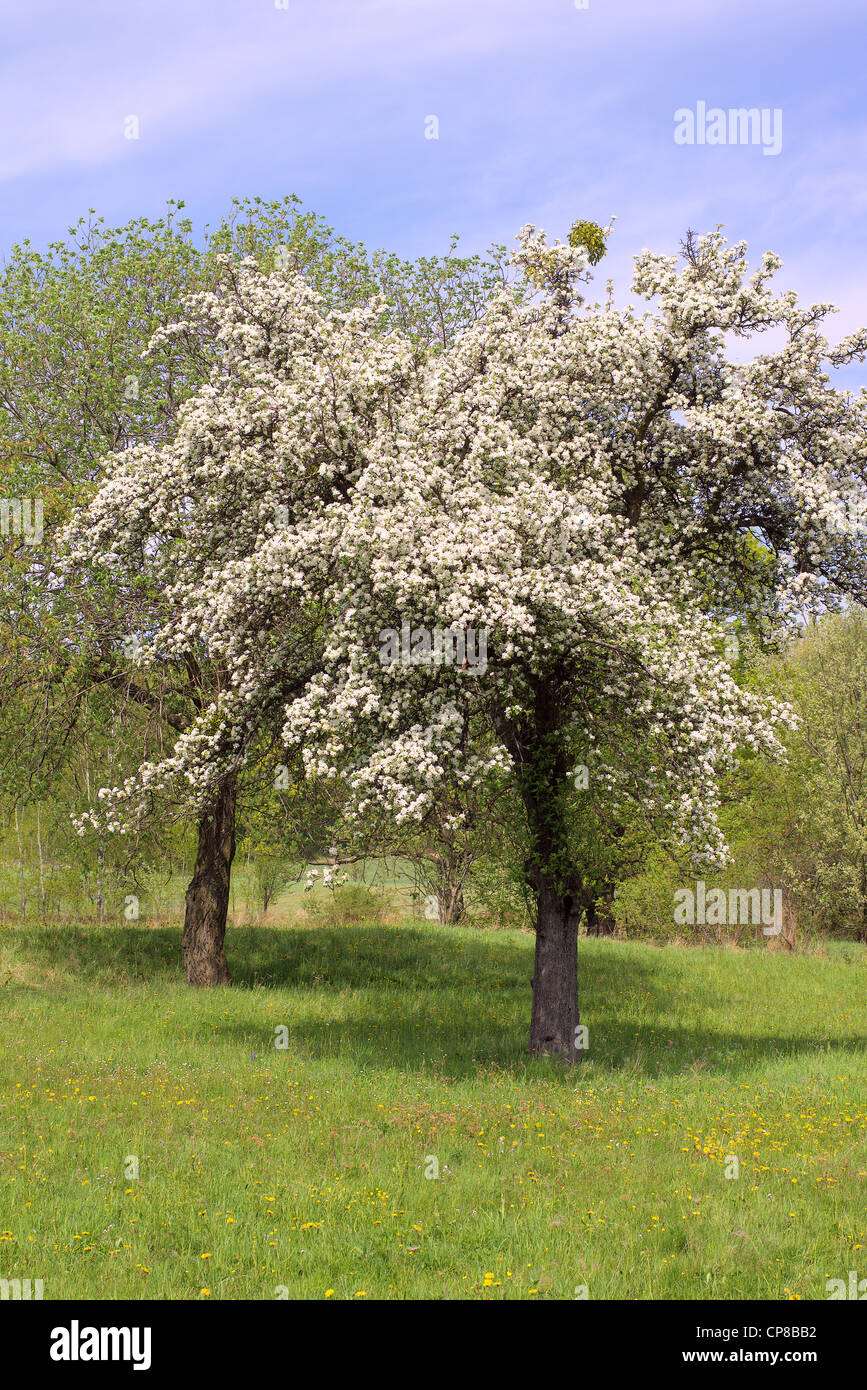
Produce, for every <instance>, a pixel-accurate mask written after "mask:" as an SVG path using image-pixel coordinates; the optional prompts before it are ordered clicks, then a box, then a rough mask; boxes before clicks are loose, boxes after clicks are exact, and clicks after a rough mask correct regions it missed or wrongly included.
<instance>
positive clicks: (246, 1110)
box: [0, 923, 867, 1299]
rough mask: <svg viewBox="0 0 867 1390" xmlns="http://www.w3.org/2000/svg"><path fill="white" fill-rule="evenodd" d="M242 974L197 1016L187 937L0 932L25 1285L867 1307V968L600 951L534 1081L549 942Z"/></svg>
mask: <svg viewBox="0 0 867 1390" xmlns="http://www.w3.org/2000/svg"><path fill="white" fill-rule="evenodd" d="M228 946H229V957H230V961H231V964H232V968H233V974H234V984H233V986H232V987H231V988H229V989H227V990H221V991H213V992H195V991H191V990H188V989H187V988H186V986H184V985H183V983H182V981H181V979H180V972H179V962H178V955H179V950H178V933H177V932H169V931H163V930H149V929H147V928H137V929H134V928H121V927H117V928H112V929H105V930H102V931H98V930H96V929H93V928H82V929H79V930H73V929H62V930H51V929H40V930H37V929H33V930H28V931H23V930H21V931H19V930H5V931H3V932H0V986H2V992H3V1003H4V1044H5V1046H4V1050H3V1061H2V1072H3V1075H2V1108H0V1194H2V1196H0V1226H2V1228H3V1229H2V1230H0V1277H2V1278H16V1277H18V1278H28V1277H29V1278H31V1279H34V1278H41V1279H43V1280H44V1284H45V1297H46V1298H88V1297H102V1298H126V1297H133V1298H185V1299H188V1298H210V1299H218V1298H255V1299H263V1298H265V1299H271V1298H274V1297H275V1296H277V1295H278V1293H279V1291H281V1290H286V1291H287V1292H288V1296H289V1297H290V1298H295V1297H303V1298H325V1297H330V1298H334V1299H337V1298H368V1299H372V1298H476V1299H490V1298H535V1299H539V1298H558V1299H559V1298H570V1299H571V1298H574V1297H575V1294H576V1289H579V1288H581V1287H582V1286H586V1288H587V1291H588V1294H589V1297H590V1298H657V1299H659V1298H689V1299H702V1298H730V1297H747V1298H763V1299H786V1298H790V1297H801V1298H824V1297H826V1290H825V1281H826V1280H827V1279H828V1278H834V1277H837V1278H839V1277H842V1278H845V1277H846V1275H847V1272H848V1271H849V1270H850V1269H853V1270H856V1271H858V1273H859V1276H860V1277H862V1278H863V1277H867V1255H865V1248H867V1239H865V1231H867V1214H865V1206H867V1203H865V1194H867V1144H865V1141H867V1084H865V1082H867V1051H865V1041H867V958H865V953H864V952H863V951H861V950H857V949H856V950H849V951H848V952H846V953H840V954H834V953H833V952H832V953H830V954H829V956H828V958H817V957H810V956H792V957H790V956H785V955H783V954H771V953H767V952H765V951H752V952H744V953H739V952H733V951H723V950H711V949H706V950H682V949H675V948H666V949H664V950H659V949H654V948H652V947H647V946H639V945H631V944H626V943H611V942H605V941H582V942H581V947H580V977H581V989H582V1006H583V1013H582V1019H583V1021H584V1022H585V1023H587V1025H588V1026H589V1029H590V1048H589V1053H588V1057H589V1059H590V1060H588V1061H587V1062H585V1063H584V1064H583V1065H582V1067H581V1068H580V1069H577V1070H575V1069H573V1070H570V1069H564V1068H562V1067H560V1066H559V1065H558V1064H556V1063H553V1062H552V1063H546V1062H540V1061H530V1060H529V1059H528V1057H527V1055H526V1050H525V1049H526V1034H527V1027H528V1017H529V1006H530V975H531V972H532V939H531V938H530V937H529V936H525V935H520V934H517V933H509V932H500V933H492V934H487V933H481V932H474V931H470V930H460V929H448V928H441V927H439V926H436V925H433V924H428V923H425V924H424V926H423V927H412V926H404V927H394V926H386V927H367V928H358V927H347V928H337V929H325V928H313V927H310V926H296V927H292V928H284V929H272V928H254V929H249V930H236V931H233V932H231V933H230V936H229V942H228ZM284 1028H285V1029H286V1030H287V1032H286V1034H285V1035H283V1034H282V1033H276V1034H275V1030H278V1029H284ZM284 1036H285V1037H286V1039H287V1041H288V1046H287V1047H286V1048H278V1047H275V1040H276V1041H279V1040H281V1039H282V1038H283V1037H284ZM732 1157H735V1158H737V1160H738V1164H739V1174H740V1175H739V1177H737V1178H733V1177H726V1176H725V1174H726V1171H727V1170H728V1171H732V1169H733V1167H734V1165H733V1164H732V1161H731V1160H732ZM134 1159H135V1160H137V1162H138V1173H139V1176H138V1178H135V1177H129V1176H126V1174H128V1173H131V1172H133V1171H134V1167H135V1165H134V1162H133V1160H134ZM436 1171H438V1173H439V1176H438V1177H435V1176H432V1174H433V1173H434V1172H436ZM428 1175H431V1176H428Z"/></svg>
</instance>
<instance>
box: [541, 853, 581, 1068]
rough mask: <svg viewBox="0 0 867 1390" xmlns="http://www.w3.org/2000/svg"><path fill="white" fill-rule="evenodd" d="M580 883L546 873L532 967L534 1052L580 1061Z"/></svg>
mask: <svg viewBox="0 0 867 1390" xmlns="http://www.w3.org/2000/svg"><path fill="white" fill-rule="evenodd" d="M579 893H580V885H578V884H577V883H576V882H575V881H574V879H573V880H571V881H570V882H569V883H568V884H567V885H566V888H565V889H562V888H560V887H558V885H556V884H555V883H552V882H551V881H550V880H548V879H547V878H546V877H545V876H544V875H542V876H541V877H540V881H539V884H538V887H537V889H536V901H537V904H538V906H537V919H536V958H535V965H534V971H533V1012H532V1016H531V1019H530V1051H531V1053H534V1054H535V1055H537V1056H541V1057H546V1056H558V1057H562V1058H563V1060H564V1061H566V1062H580V1061H581V1052H580V1050H579V1049H578V1047H577V1033H576V1030H577V1028H578V1023H579V1017H578V923H579V921H580V920H581V907H580V896H579Z"/></svg>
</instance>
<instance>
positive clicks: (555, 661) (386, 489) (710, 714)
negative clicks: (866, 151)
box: [69, 228, 867, 860]
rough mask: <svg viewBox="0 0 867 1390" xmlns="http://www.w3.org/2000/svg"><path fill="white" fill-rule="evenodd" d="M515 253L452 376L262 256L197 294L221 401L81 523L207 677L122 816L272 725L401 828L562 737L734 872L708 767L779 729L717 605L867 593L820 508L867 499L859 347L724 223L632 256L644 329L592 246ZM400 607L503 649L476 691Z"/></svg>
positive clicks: (115, 811)
mask: <svg viewBox="0 0 867 1390" xmlns="http://www.w3.org/2000/svg"><path fill="white" fill-rule="evenodd" d="M520 241H521V245H520V249H519V251H518V253H517V259H518V261H519V262H521V263H524V264H526V265H527V266H538V265H539V263H540V262H542V263H544V265H545V267H546V274H547V276H548V280H549V282H550V283H549V287H548V289H547V291H545V292H544V293H542V295H541V297H537V298H536V300H535V301H534V302H533V303H531V304H522V303H519V302H518V301H517V299H516V297H515V296H514V295H513V294H512V293H511V292H510V291H509V290H504V291H502V292H501V293H500V294H498V295H497V296H496V297H494V298H493V299H492V301H491V303H490V304H489V306H488V310H487V313H486V314H485V316H484V317H483V318H482V319H480V320H479V321H478V322H477V323H475V324H474V325H473V326H472V327H471V328H470V329H468V330H467V331H466V332H465V333H464V334H463V335H462V336H461V337H460V338H459V339H458V340H457V341H456V342H455V343H454V344H453V345H452V347H451V348H449V349H448V350H446V351H444V352H441V353H440V354H439V355H438V356H433V355H431V356H430V357H426V356H424V355H423V354H421V353H420V352H418V351H417V350H415V349H414V348H413V347H412V346H411V345H410V344H408V343H407V342H405V341H402V340H401V339H400V338H399V337H397V336H396V335H394V334H393V333H387V332H385V331H383V306H382V304H380V303H373V304H371V305H370V306H369V307H368V308H367V309H365V310H363V311H354V312H352V313H333V312H332V313H325V312H324V311H323V307H322V305H321V303H320V302H319V301H318V300H317V297H316V295H315V294H314V293H313V291H312V290H311V289H310V288H309V286H308V285H306V284H305V282H304V281H303V279H302V278H301V277H300V276H297V275H296V276H291V275H286V274H285V273H279V274H277V273H275V274H273V275H271V276H270V277H267V276H263V275H262V274H260V273H259V272H258V270H257V269H256V267H255V266H254V265H253V264H252V263H249V264H245V265H243V266H242V267H241V268H240V269H236V270H235V271H234V272H233V274H232V275H231V276H230V277H229V282H228V283H227V284H224V285H223V286H222V287H221V288H220V290H218V291H216V292H214V293H213V294H207V295H201V296H198V297H197V299H196V300H195V301H193V302H192V303H191V305H190V317H189V324H188V327H189V329H190V331H191V332H194V331H195V327H196V324H197V323H206V324H207V326H208V328H209V331H211V332H212V333H214V334H215V336H216V338H217V341H218V342H219V344H220V356H219V361H218V365H217V366H216V367H215V370H214V373H213V376H212V379H211V381H210V382H209V383H208V384H207V385H206V386H205V387H204V388H203V389H202V390H201V391H199V393H198V394H197V395H196V396H195V397H194V399H193V400H191V401H190V403H189V404H188V405H187V406H186V408H185V409H184V411H183V414H182V417H181V420H180V424H179V428H178V430H177V434H176V437H175V439H174V440H173V441H172V442H171V443H170V444H168V445H165V446H162V447H153V448H149V447H146V446H136V447H134V448H130V449H129V450H127V451H126V452H125V453H123V454H121V455H119V456H118V457H117V458H116V459H115V460H114V465H113V470H112V472H111V476H110V478H109V480H108V481H107V482H106V483H105V485H104V486H103V487H102V488H101V490H100V492H99V494H98V495H97V496H96V498H95V499H94V501H93V503H92V504H91V506H90V507H89V509H88V510H87V511H86V512H84V513H83V514H81V515H80V516H79V517H77V518H76V519H75V521H74V522H73V524H72V526H71V528H70V531H69V547H70V560H71V563H73V564H77V563H87V562H89V561H96V562H98V563H100V564H102V565H107V566H108V567H109V568H116V569H117V572H118V573H119V574H122V573H123V572H124V570H125V568H126V569H128V568H129V567H130V566H132V568H133V569H134V570H135V571H136V572H141V571H143V572H144V573H146V574H147V575H148V576H149V578H150V579H151V580H152V581H153V582H154V584H155V585H156V587H157V588H158V589H159V591H160V592H161V593H162V595H163V599H164V603H163V606H162V608H161V610H160V614H159V624H158V631H156V632H155V635H154V637H153V640H152V642H151V643H149V645H148V647H147V648H146V649H145V652H144V653H143V655H142V657H141V658H140V659H141V660H145V661H146V660H147V651H148V650H150V651H153V652H159V653H161V659H166V658H167V657H169V658H171V657H175V658H178V659H183V657H184V654H185V653H187V652H188V651H190V650H196V651H199V652H204V653H206V654H207V661H208V662H209V663H211V664H212V666H213V668H214V670H215V671H218V672H219V673H220V678H219V679H218V680H217V679H215V689H214V696H213V700H212V702H211V704H210V706H209V707H208V708H207V709H206V710H205V711H204V712H203V713H202V715H201V717H200V718H199V719H198V720H197V721H196V722H195V723H194V725H193V727H192V728H191V729H190V730H189V732H188V733H186V734H184V735H182V736H181V737H180V738H179V739H178V741H177V743H176V745H175V747H174V750H173V752H172V754H171V756H170V757H168V758H167V759H165V760H164V761H163V762H161V763H159V764H146V765H144V766H143V767H141V768H140V770H139V773H138V775H137V777H135V778H133V779H131V781H130V782H129V783H127V784H126V785H125V786H124V787H121V788H115V789H112V791H111V792H110V793H109V794H108V796H107V798H106V799H107V803H108V808H109V810H108V814H109V816H110V818H111V823H112V824H113V825H117V824H119V823H121V822H123V821H124V819H125V817H126V816H128V815H132V814H134V809H135V807H136V805H140V804H141V801H142V798H143V797H144V796H147V795H148V794H149V793H151V792H153V791H154V790H157V789H162V788H166V787H168V786H172V787H173V788H175V790H177V788H178V787H181V788H182V789H184V793H183V794H184V795H186V796H188V797H189V799H190V800H191V801H192V802H194V803H195V804H202V803H203V801H204V800H205V798H206V796H207V792H208V789H209V788H210V787H211V786H212V785H213V782H214V780H215V779H216V778H217V777H218V776H220V775H221V774H222V773H223V772H225V771H226V770H227V769H228V768H230V767H235V766H237V765H238V763H239V762H241V761H242V760H243V758H244V755H245V751H246V749H247V747H248V746H249V744H250V742H251V740H252V738H253V737H254V736H255V734H256V731H257V730H258V729H260V728H262V727H263V725H265V724H267V725H268V726H270V727H272V728H273V727H275V726H282V736H283V739H284V741H285V744H286V745H287V746H288V747H293V746H294V747H298V748H300V749H301V750H302V753H303V758H304V762H305V765H306V767H307V769H308V771H309V773H310V774H311V775H315V776H317V777H332V776H338V775H339V776H343V777H345V778H346V781H347V785H348V787H349V789H350V793H351V795H352V797H353V798H354V804H355V805H356V807H357V809H358V812H359V814H363V813H364V812H365V811H366V810H368V809H373V808H375V809H376V810H377V811H378V812H380V813H383V812H384V813H387V814H388V815H390V816H391V817H393V819H394V820H395V821H396V822H397V823H398V824H400V823H403V822H405V821H409V820H414V819H419V818H421V817H423V816H424V815H425V814H426V812H427V811H429V810H430V808H431V807H432V805H433V804H434V803H435V801H436V800H437V797H438V794H439V793H440V791H441V790H442V788H443V787H444V785H445V783H446V782H451V783H453V784H460V783H461V782H464V783H466V784H468V785H471V784H475V783H477V782H479V781H480V780H482V779H484V778H486V777H502V776H504V775H505V776H509V775H513V774H515V773H517V772H520V770H521V764H522V762H523V760H525V759H526V758H529V757H531V756H533V750H534V749H536V748H538V746H539V740H540V738H541V735H542V732H545V736H546V737H551V738H554V739H555V740H559V742H560V745H561V746H562V749H563V758H564V759H565V761H564V762H563V767H564V770H565V769H568V767H569V766H571V765H572V763H571V762H570V761H569V754H570V751H571V753H572V755H573V756H572V762H574V760H575V758H574V755H575V751H576V750H577V749H579V748H580V749H585V748H588V747H589V748H591V749H592V750H593V751H594V756H595V761H594V785H600V786H604V785H607V786H608V787H609V788H610V789H611V790H612V792H614V793H616V794H626V795H630V796H631V797H633V798H634V799H636V800H638V801H639V802H640V803H641V804H643V805H645V806H646V807H647V808H648V813H649V814H652V815H653V816H655V817H657V818H659V819H661V820H662V821H664V822H665V823H667V825H668V826H669V827H670V830H671V833H672V834H673V835H674V837H675V838H676V839H677V840H678V841H681V842H683V843H685V844H688V845H690V846H691V847H693V849H694V850H696V851H697V852H698V853H699V854H701V855H704V856H705V857H706V858H707V859H709V860H714V859H718V858H720V857H721V856H722V855H723V853H724V846H723V841H722V836H721V833H720V830H719V826H718V824H717V816H716V807H717V790H716V788H717V778H718V774H719V772H720V769H721V768H723V767H725V766H726V765H731V764H732V763H733V761H734V760H735V759H736V757H737V755H738V752H739V750H741V749H744V748H748V749H751V750H755V751H759V750H764V751H767V752H770V753H772V754H779V753H780V751H781V750H780V744H779V740H778V732H779V728H780V726H781V724H783V723H785V722H786V720H787V718H788V715H787V711H786V710H785V708H784V707H782V706H780V705H777V704H775V703H774V702H773V701H770V700H760V699H759V698H757V697H756V696H754V695H753V694H751V693H749V692H748V691H745V690H742V689H741V688H739V687H738V685H737V684H736V683H735V681H734V680H733V679H732V676H731V674H730V671H729V668H728V665H727V663H726V661H725V660H724V658H723V656H722V655H721V654H720V651H721V648H722V647H723V645H724V640H725V627H724V625H723V623H722V619H723V618H724V617H725V615H726V614H727V613H729V612H731V611H733V605H734V604H735V600H737V603H739V604H742V603H744V602H748V603H753V604H754V606H755V609H756V612H757V613H765V614H767V612H769V611H770V609H771V608H773V609H774V611H777V610H778V608H779V604H780V603H781V602H782V601H785V600H786V599H787V596H789V597H791V595H792V594H794V593H800V592H802V591H803V588H804V584H805V580H804V578H803V576H804V575H806V574H808V573H809V575H810V576H812V578H811V581H810V582H811V583H813V584H816V585H819V586H820V587H824V588H825V589H826V590H830V589H831V588H833V587H834V586H838V587H839V585H840V583H841V582H843V581H848V582H849V583H850V585H851V584H852V583H853V582H854V578H853V577H854V576H856V575H857V576H858V577H859V578H858V582H861V577H863V572H864V570H863V563H862V561H863V556H862V555H861V554H860V552H859V549H858V547H859V545H861V546H863V544H864V542H863V540H861V539H859V538H857V537H855V538H852V537H844V538H842V539H841V535H840V530H839V527H836V528H835V527H834V526H833V524H832V523H831V518H832V517H833V515H834V514H835V507H837V506H838V504H839V499H840V498H841V497H843V496H845V497H851V495H852V490H853V487H855V486H858V485H860V486H863V476H864V468H865V464H867V444H865V437H867V430H865V423H867V401H865V399H864V398H860V399H857V400H851V399H849V398H848V397H845V396H843V395H841V394H840V393H838V392H836V391H834V390H832V389H831V388H830V387H829V385H828V378H827V376H826V375H825V374H824V373H823V370H822V366H823V362H825V361H826V360H829V359H830V360H831V361H834V362H844V361H849V360H852V359H853V358H854V357H857V356H863V355H864V354H865V352H867V335H865V334H857V335H854V337H853V338H852V339H850V340H848V341H847V343H846V344H844V345H841V346H840V347H839V348H838V349H836V350H832V349H829V348H828V345H827V343H826V342H825V340H824V339H823V338H822V337H821V336H820V333H819V326H820V323H821V319H822V317H823V314H824V312H825V311H826V309H827V306H819V308H818V309H815V310H811V311H804V310H801V309H799V308H798V306H797V303H796V301H795V299H794V296H792V295H784V296H782V297H775V296H774V295H773V294H772V292H771V289H770V285H769V282H770V279H771V276H772V274H773V273H774V271H775V270H776V269H777V268H778V265H779V262H778V261H777V259H776V258H775V257H773V256H766V257H765V258H764V260H763V261H762V264H761V266H760V268H759V270H758V271H757V272H756V273H755V274H753V275H752V276H748V267H747V261H746V248H745V247H744V246H742V245H736V246H733V247H729V246H728V245H727V244H726V243H725V241H724V239H723V238H722V237H721V235H720V234H719V233H715V234H714V235H713V236H711V237H708V238H705V239H703V240H702V241H701V242H700V243H698V246H697V248H696V249H695V253H694V255H693V257H692V259H690V260H688V262H687V264H686V265H685V266H682V267H680V268H679V267H678V265H677V263H676V261H675V260H674V259H673V258H665V257H658V256H652V255H650V254H649V253H643V254H642V255H641V256H640V257H639V258H638V259H637V262H636V271H635V278H634V283H633V288H634V290H635V291H636V293H638V294H639V295H641V296H643V297H644V298H646V299H648V300H653V301H655V306H654V310H653V312H652V313H651V312H649V311H647V312H643V313H640V314H639V313H636V312H635V311H634V310H633V309H631V308H627V309H624V310H615V309H614V308H613V307H612V306H611V305H610V304H608V305H606V306H605V307H604V308H601V309H600V308H598V307H594V308H587V307H581V301H580V297H579V296H578V294H577V288H576V283H577V280H578V277H579V276H580V274H581V273H582V272H583V271H584V270H585V269H586V256H585V255H584V253H583V250H582V249H581V248H579V249H578V250H574V249H573V248H570V247H563V246H560V245H555V246H553V247H549V246H548V245H547V242H546V241H545V238H544V235H543V234H539V233H537V232H536V231H535V229H533V228H525V229H524V230H523V232H522V234H521V238H520ZM552 258H553V259H552ZM558 266H559V267H560V270H558ZM561 272H562V273H561ZM776 326H778V327H782V328H784V329H785V330H787V341H786V343H785V345H784V346H783V347H782V348H781V349H779V350H778V351H776V352H773V353H768V354H765V355H762V356H759V357H757V358H756V359H755V360H754V361H752V362H750V363H749V364H747V365H736V364H732V363H730V362H728V361H727V359H726V357H725V353H724V347H725V342H724V339H725V335H727V334H733V335H736V336H740V337H748V336H750V335H751V334H753V333H758V332H762V331H764V330H765V329H767V328H769V327H776ZM405 617H409V618H410V619H411V621H412V624H413V626H419V627H426V628H429V629H431V630H433V629H437V628H442V629H447V628H458V629H465V628H475V629H479V630H484V631H485V633H486V635H487V663H486V668H485V670H484V672H481V671H476V672H474V673H473V678H472V679H467V673H466V672H465V671H462V670H461V669H460V668H459V667H454V666H437V665H431V664H403V663H399V662H394V663H386V664H383V663H382V662H381V661H380V660H379V650H380V645H381V644H380V641H379V637H378V634H380V633H381V632H382V630H383V629H386V628H394V629H398V628H400V625H401V622H402V621H403V620H404V619H405ZM596 779H598V782H597V780H596Z"/></svg>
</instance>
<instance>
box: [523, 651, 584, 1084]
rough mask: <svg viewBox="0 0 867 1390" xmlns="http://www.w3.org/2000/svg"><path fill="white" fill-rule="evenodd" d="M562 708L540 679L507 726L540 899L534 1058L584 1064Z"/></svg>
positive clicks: (580, 905)
mask: <svg viewBox="0 0 867 1390" xmlns="http://www.w3.org/2000/svg"><path fill="white" fill-rule="evenodd" d="M563 707H564V702H563V700H562V698H561V691H560V687H559V681H558V680H557V678H556V677H554V678H550V679H548V680H541V681H540V682H539V685H538V686H537V689H536V694H535V700H534V708H533V710H532V712H531V713H530V714H529V716H528V718H527V719H526V721H525V722H524V723H523V725H522V726H521V727H516V726H514V725H509V724H506V723H505V722H504V724H503V726H502V727H503V736H504V741H505V743H506V746H507V748H508V749H509V752H510V754H511V757H512V760H513V763H514V765H515V768H516V771H517V775H518V783H519V786H520V789H521V797H522V800H523V802H524V808H525V810H526V814H527V828H528V830H529V833H530V853H529V855H528V857H527V861H526V863H525V866H524V872H525V876H526V880H527V883H528V885H529V886H530V888H531V889H532V892H533V895H534V897H535V900H536V955H535V963H534V970H533V981H532V983H533V1009H532V1015H531V1021H530V1052H531V1054H533V1055H534V1056H539V1057H547V1056H557V1057H559V1058H560V1059H561V1060H562V1061H564V1062H568V1063H570V1064H574V1063H577V1062H580V1061H581V1050H580V1048H579V1047H578V1046H577V1045H576V1044H577V1042H578V1038H577V1035H576V1029H577V1028H578V1024H579V1016H578V924H579V922H580V920H581V914H582V911H583V910H584V907H585V905H586V886H585V885H584V883H583V882H582V878H581V874H580V873H579V872H578V871H577V869H576V867H575V865H574V864H573V863H571V861H570V857H569V832H568V824H567V806H566V802H567V796H568V790H567V788H568V780H567V774H568V771H569V758H568V754H567V751H566V747H565V742H564V739H563V730H562V727H561V721H562V712H563Z"/></svg>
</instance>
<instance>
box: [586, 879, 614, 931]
mask: <svg viewBox="0 0 867 1390" xmlns="http://www.w3.org/2000/svg"><path fill="white" fill-rule="evenodd" d="M591 893H592V890H591ZM616 930H617V922H616V921H615V918H614V888H613V886H612V885H611V884H610V883H606V884H604V885H603V888H602V892H601V893H600V895H599V898H598V900H597V899H596V898H595V897H592V896H591V901H590V902H589V903H588V904H587V935H588V936H613V935H614V933H615V931H616Z"/></svg>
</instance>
